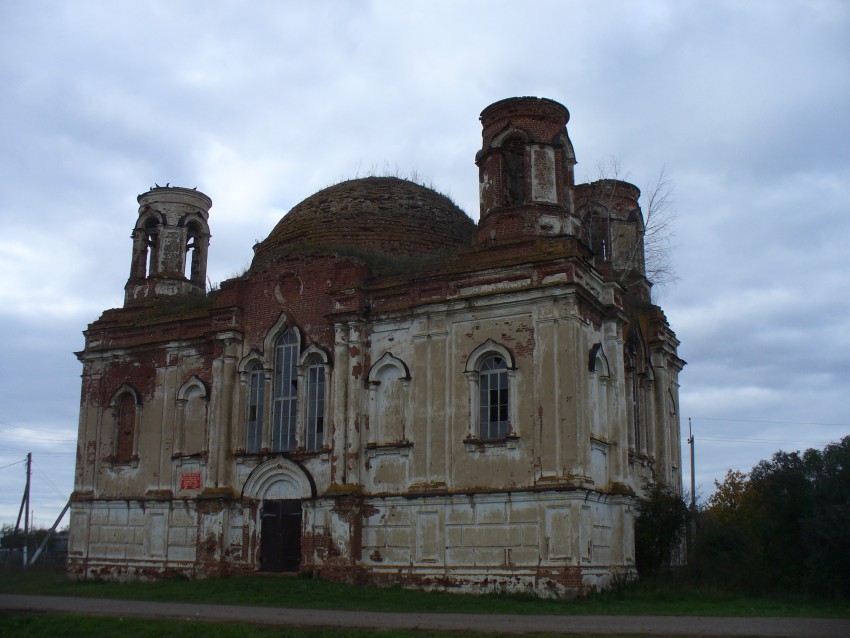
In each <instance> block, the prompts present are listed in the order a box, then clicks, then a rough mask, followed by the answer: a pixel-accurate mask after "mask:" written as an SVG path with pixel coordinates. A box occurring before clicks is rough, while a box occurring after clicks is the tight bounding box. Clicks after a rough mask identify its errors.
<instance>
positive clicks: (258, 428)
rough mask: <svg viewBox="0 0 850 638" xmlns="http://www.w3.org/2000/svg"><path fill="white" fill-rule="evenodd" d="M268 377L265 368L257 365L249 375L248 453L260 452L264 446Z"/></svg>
mask: <svg viewBox="0 0 850 638" xmlns="http://www.w3.org/2000/svg"><path fill="white" fill-rule="evenodd" d="M265 385H266V375H265V373H264V372H263V366H262V365H261V364H259V363H255V364H254V365H253V366H251V369H250V371H249V375H248V415H247V416H248V418H247V421H248V423H247V427H246V431H247V432H246V433H247V440H246V442H245V449H246V450H247V451H248V452H259V451H260V449H261V448H262V446H263V403H264V399H265V394H266V392H265Z"/></svg>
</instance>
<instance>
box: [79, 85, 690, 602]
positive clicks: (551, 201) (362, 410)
mask: <svg viewBox="0 0 850 638" xmlns="http://www.w3.org/2000/svg"><path fill="white" fill-rule="evenodd" d="M568 120H569V113H568V111H567V109H566V108H564V107H563V106H562V105H561V104H559V103H557V102H554V101H552V100H548V99H540V98H530V97H522V98H511V99H506V100H502V101H500V102H496V103H495V104H492V105H490V106H489V107H487V108H486V109H485V110H484V111H483V113H482V114H481V123H482V126H483V133H482V137H483V139H482V146H481V149H480V150H479V151H478V154H477V155H476V157H475V163H476V164H477V166H478V169H479V186H480V205H481V208H480V219H479V221H478V223H477V224H476V223H475V222H473V221H472V220H471V219H470V218H469V217H467V215H466V214H464V212H463V211H461V210H460V209H459V208H458V207H457V206H455V204H453V203H452V202H451V201H450V200H449V199H447V198H446V197H444V196H442V195H440V194H438V193H436V192H434V191H433V190H430V189H428V188H425V187H423V186H421V185H418V184H416V183H413V182H410V181H406V180H401V179H397V178H392V177H368V178H365V179H354V180H351V181H347V182H343V183H340V184H337V185H335V186H331V187H329V188H326V189H324V190H322V191H320V192H318V193H316V194H315V195H312V196H311V197H308V198H307V199H306V200H304V201H303V202H301V203H300V204H298V205H297V206H295V207H294V208H293V209H292V210H291V211H289V213H288V214H286V215H285V216H284V217H283V218H282V219H281V220H280V222H279V223H278V224H277V226H276V227H275V228H274V229H273V230H272V232H271V234H270V235H269V236H268V237H267V238H266V239H265V240H264V241H262V242H260V243H258V244H257V245H256V246H255V247H254V257H253V262H252V263H251V266H250V268H249V269H248V270H247V272H245V273H244V274H243V275H242V276H239V277H235V278H233V279H230V280H227V281H224V282H223V283H222V284H221V286H220V289H218V290H216V291H212V292H208V291H207V290H206V286H205V282H206V280H207V277H206V268H207V257H208V250H209V243H210V218H209V210H210V208H211V205H212V202H211V200H210V199H209V198H208V197H207V196H206V195H204V194H203V193H201V192H199V191H196V190H194V189H186V188H175V187H156V188H153V189H152V190H150V191H148V192H146V193H144V194H142V195H140V196H139V198H138V202H139V210H138V219H137V221H136V224H135V227H134V228H133V231H132V238H133V248H132V262H131V267H130V277H129V279H128V281H127V285H126V288H125V301H124V306H123V307H122V308H116V309H111V310H107V311H105V312H104V313H103V315H102V316H101V317H100V318H99V319H98V320H97V321H95V322H94V323H92V324H91V325H89V327H88V329H87V330H86V332H85V348H84V349H83V350H82V351H81V352H79V353H78V357H79V360H80V361H81V362H82V364H83V374H82V398H81V408H80V422H79V443H78V452H77V467H76V476H75V486H74V493H73V497H72V501H73V502H72V506H71V541H70V556H69V562H68V568H69V570H70V572H71V573H73V574H75V575H78V576H82V577H88V576H98V577H105V578H115V579H131V578H154V577H158V576H162V575H168V574H185V575H188V576H192V577H198V576H204V575H213V574H226V573H244V572H252V571H257V570H260V571H302V572H313V573H316V574H318V575H319V576H321V577H324V578H333V579H345V580H352V581H357V582H377V583H400V584H403V585H408V586H420V587H440V588H447V589H455V590H459V591H486V590H493V589H499V590H525V591H536V592H538V593H541V594H548V595H571V594H576V593H581V592H583V591H586V590H587V589H588V588H593V587H604V586H606V585H607V584H609V583H610V582H611V580H612V579H613V578H615V577H617V576H629V575H632V574H634V571H635V563H634V558H635V556H634V552H635V540H634V531H633V524H634V516H635V504H636V495H638V494H640V491H641V489H642V484H643V482H644V481H645V480H654V481H658V482H662V483H664V484H666V485H669V486H673V488H674V489H677V490H678V489H680V486H681V476H680V471H681V464H680V440H679V414H678V405H679V400H678V399H679V396H678V395H679V393H678V389H679V382H678V375H679V372H680V371H681V369H682V366H683V365H684V362H683V361H682V360H681V359H680V358H679V357H678V356H677V346H678V341H677V340H676V337H675V335H674V334H673V332H672V331H671V329H670V327H669V325H668V323H667V320H666V318H665V316H664V314H663V312H662V311H661V309H660V308H659V307H657V306H656V305H654V304H653V303H652V302H651V300H650V294H649V292H650V285H651V283H650V282H649V281H648V280H647V278H646V276H645V267H644V261H643V260H644V255H643V244H642V239H643V230H644V229H643V225H642V224H643V217H642V214H641V211H640V208H639V207H638V201H637V200H638V196H639V191H638V189H637V188H635V187H634V186H632V185H631V184H628V183H626V182H622V181H617V180H601V181H597V182H593V183H591V184H576V183H575V179H574V166H575V163H576V160H575V155H574V152H573V147H572V143H571V142H570V138H569V136H568V134H567V122H568ZM213 225H214V224H213Z"/></svg>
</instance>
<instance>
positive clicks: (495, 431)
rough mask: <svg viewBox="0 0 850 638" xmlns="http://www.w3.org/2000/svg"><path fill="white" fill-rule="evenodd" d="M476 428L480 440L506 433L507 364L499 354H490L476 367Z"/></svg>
mask: <svg viewBox="0 0 850 638" xmlns="http://www.w3.org/2000/svg"><path fill="white" fill-rule="evenodd" d="M478 392H479V400H478V428H479V437H480V438H481V439H482V440H491V439H503V438H505V437H506V436H507V435H508V429H509V422H510V417H509V414H510V410H509V405H510V404H509V400H510V397H509V395H508V365H507V363H505V359H504V358H503V357H502V356H500V355H490V356H488V357H487V358H485V359H484V360H483V361H482V362H481V365H480V366H479V368H478Z"/></svg>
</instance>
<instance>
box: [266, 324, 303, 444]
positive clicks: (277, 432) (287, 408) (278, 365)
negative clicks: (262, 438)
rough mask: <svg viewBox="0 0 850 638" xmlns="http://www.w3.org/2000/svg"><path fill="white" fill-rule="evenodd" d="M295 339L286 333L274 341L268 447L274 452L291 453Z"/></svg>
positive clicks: (295, 387)
mask: <svg viewBox="0 0 850 638" xmlns="http://www.w3.org/2000/svg"><path fill="white" fill-rule="evenodd" d="M297 363H298V336H297V335H296V333H295V331H294V330H287V331H286V332H285V333H283V334H282V335H281V336H280V338H279V339H278V340H277V343H276V345H275V359H274V385H273V388H272V389H273V396H274V410H273V418H272V440H271V447H272V450H274V451H275V452H280V451H285V450H292V449H295V430H296V425H297V413H298V373H297V368H296V366H297Z"/></svg>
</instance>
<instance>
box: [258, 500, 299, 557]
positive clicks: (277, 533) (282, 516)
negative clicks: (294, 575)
mask: <svg viewBox="0 0 850 638" xmlns="http://www.w3.org/2000/svg"><path fill="white" fill-rule="evenodd" d="M260 516H261V520H262V525H261V526H260V571H264V572H297V571H298V567H299V565H300V564H301V501H299V500H284V501H263V508H262V510H261V513H260Z"/></svg>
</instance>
